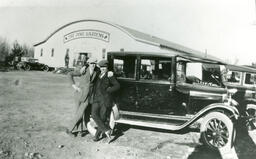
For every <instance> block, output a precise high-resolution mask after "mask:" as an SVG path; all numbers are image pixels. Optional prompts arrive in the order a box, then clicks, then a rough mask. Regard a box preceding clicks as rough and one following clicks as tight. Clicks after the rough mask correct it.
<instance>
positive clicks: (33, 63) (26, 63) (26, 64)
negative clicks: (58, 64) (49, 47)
mask: <svg viewBox="0 0 256 159" xmlns="http://www.w3.org/2000/svg"><path fill="white" fill-rule="evenodd" d="M16 67H17V68H18V69H19V70H25V71H29V70H41V71H46V72H47V71H49V70H50V67H49V66H47V65H45V64H43V63H39V62H38V59H34V58H26V59H25V60H22V61H20V62H19V63H17V65H16Z"/></svg>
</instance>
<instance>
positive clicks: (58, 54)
mask: <svg viewBox="0 0 256 159" xmlns="http://www.w3.org/2000/svg"><path fill="white" fill-rule="evenodd" d="M34 48H35V58H37V59H39V62H41V63H44V64H47V65H49V66H51V67H63V66H65V59H66V60H68V61H69V64H68V65H69V67H73V66H74V65H75V63H76V59H77V58H79V55H80V54H84V55H86V56H88V57H96V58H98V59H99V60H100V59H104V58H106V55H107V52H115V51H131V52H136V51H137V52H156V53H157V52H165V53H168V52H172V53H173V52H178V53H185V54H188V55H189V54H193V55H197V56H200V57H204V56H205V54H204V53H202V52H199V51H196V50H193V49H190V48H188V47H185V46H182V45H179V44H176V43H173V42H170V41H167V40H163V39H160V38H157V37H155V36H152V35H149V34H145V33H142V32H139V31H136V30H134V29H130V28H127V27H124V26H121V25H117V24H113V23H110V22H106V21H101V20H93V19H87V20H79V21H74V22H71V23H68V24H66V25H64V26H62V27H60V28H59V29H57V30H55V31H54V32H53V33H51V34H50V35H49V36H48V37H47V38H46V39H44V40H43V41H41V42H39V43H37V44H35V45H34ZM67 57H68V58H67ZM207 57H210V56H209V55H207Z"/></svg>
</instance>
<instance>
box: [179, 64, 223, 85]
mask: <svg viewBox="0 0 256 159" xmlns="http://www.w3.org/2000/svg"><path fill="white" fill-rule="evenodd" d="M220 68H221V65H218V64H208V63H201V62H194V61H190V60H184V59H183V60H182V59H180V60H179V61H178V62H177V81H178V82H185V83H189V84H200V85H207V86H221V85H222V82H221V73H220V72H221V71H220Z"/></svg>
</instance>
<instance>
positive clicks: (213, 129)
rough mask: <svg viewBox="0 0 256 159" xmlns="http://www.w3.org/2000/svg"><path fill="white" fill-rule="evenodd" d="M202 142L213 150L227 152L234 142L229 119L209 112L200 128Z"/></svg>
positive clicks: (217, 113)
mask: <svg viewBox="0 0 256 159" xmlns="http://www.w3.org/2000/svg"><path fill="white" fill-rule="evenodd" d="M200 132H201V139H202V142H203V143H204V144H205V145H207V146H208V147H210V148H211V149H214V150H220V151H229V150H230V149H231V147H232V145H233V142H234V140H235V129H234V125H233V122H232V121H231V119H230V118H229V117H228V116H227V115H225V114H223V113H220V112H211V113H209V114H207V115H206V116H205V117H204V118H203V122H202V124H201V128H200Z"/></svg>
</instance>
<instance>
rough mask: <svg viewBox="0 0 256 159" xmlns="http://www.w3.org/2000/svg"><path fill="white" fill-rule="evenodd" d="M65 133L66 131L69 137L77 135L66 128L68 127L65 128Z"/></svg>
mask: <svg viewBox="0 0 256 159" xmlns="http://www.w3.org/2000/svg"><path fill="white" fill-rule="evenodd" d="M65 133H66V134H67V135H68V136H70V137H76V136H77V134H76V133H73V132H72V131H70V130H68V129H66V131H65Z"/></svg>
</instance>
